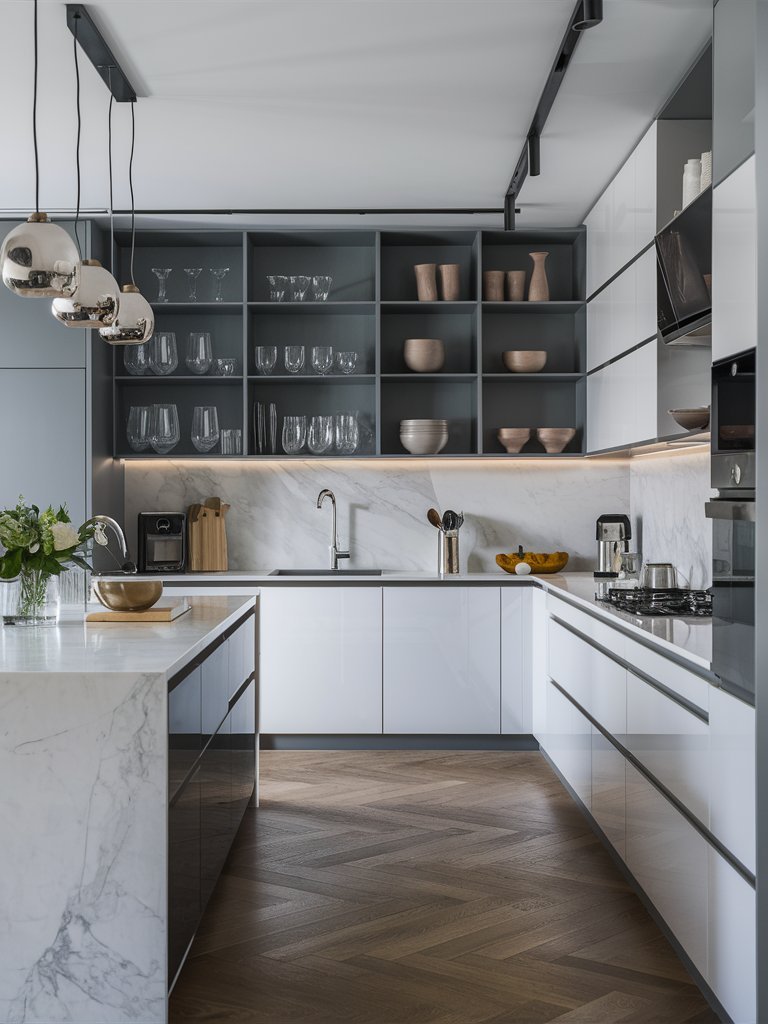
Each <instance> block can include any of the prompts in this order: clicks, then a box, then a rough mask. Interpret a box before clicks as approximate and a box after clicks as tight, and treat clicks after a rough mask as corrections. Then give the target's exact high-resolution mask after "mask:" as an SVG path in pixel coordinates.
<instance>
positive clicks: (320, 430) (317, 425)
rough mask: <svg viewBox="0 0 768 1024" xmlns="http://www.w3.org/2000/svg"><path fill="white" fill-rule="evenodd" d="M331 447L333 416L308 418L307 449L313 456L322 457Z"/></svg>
mask: <svg viewBox="0 0 768 1024" xmlns="http://www.w3.org/2000/svg"><path fill="white" fill-rule="evenodd" d="M332 445H333V416H310V419H309V430H308V431H307V448H309V450H310V451H311V452H312V454H313V455H324V454H325V452H327V451H328V450H329V449H330V448H331V447H332Z"/></svg>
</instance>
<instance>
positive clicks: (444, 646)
mask: <svg viewBox="0 0 768 1024" xmlns="http://www.w3.org/2000/svg"><path fill="white" fill-rule="evenodd" d="M500 605H501V588H500V587H461V586H449V587H388V588H385V590H384V648H383V649H384V731H385V732H386V733H468V734H472V733H475V734H477V733H491V734H493V733H495V734H498V733H499V732H500V729H501V720H500V702H501V658H500V647H501V644H500V628H501V621H500Z"/></svg>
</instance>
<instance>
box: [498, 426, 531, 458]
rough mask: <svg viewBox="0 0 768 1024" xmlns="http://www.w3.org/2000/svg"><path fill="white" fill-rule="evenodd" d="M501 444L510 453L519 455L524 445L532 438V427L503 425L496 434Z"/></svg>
mask: <svg viewBox="0 0 768 1024" xmlns="http://www.w3.org/2000/svg"><path fill="white" fill-rule="evenodd" d="M496 437H497V438H498V439H499V444H500V445H501V447H502V448H505V449H506V451H507V454H508V455H518V454H519V452H520V450H521V449H522V447H523V445H524V444H526V442H527V441H529V440H530V437H531V428H530V427H501V429H500V430H499V431H498V433H497V434H496Z"/></svg>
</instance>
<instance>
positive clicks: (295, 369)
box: [284, 345, 304, 373]
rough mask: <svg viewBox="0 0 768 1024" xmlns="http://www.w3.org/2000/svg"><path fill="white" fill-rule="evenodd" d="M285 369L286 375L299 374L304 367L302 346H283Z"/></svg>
mask: <svg viewBox="0 0 768 1024" xmlns="http://www.w3.org/2000/svg"><path fill="white" fill-rule="evenodd" d="M284 358H285V368H286V370H287V371H288V373H299V372H300V371H301V370H302V369H303V367H304V346H303V345H286V346H285V354H284Z"/></svg>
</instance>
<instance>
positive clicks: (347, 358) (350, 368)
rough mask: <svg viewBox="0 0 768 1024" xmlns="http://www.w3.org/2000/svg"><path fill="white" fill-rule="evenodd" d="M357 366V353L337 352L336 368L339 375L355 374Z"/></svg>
mask: <svg viewBox="0 0 768 1024" xmlns="http://www.w3.org/2000/svg"><path fill="white" fill-rule="evenodd" d="M356 366H357V352H337V353H336V368H337V369H338V371H339V373H354V372H355V367H356Z"/></svg>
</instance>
